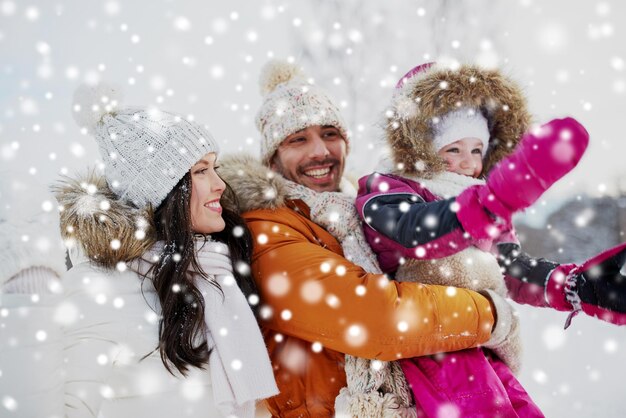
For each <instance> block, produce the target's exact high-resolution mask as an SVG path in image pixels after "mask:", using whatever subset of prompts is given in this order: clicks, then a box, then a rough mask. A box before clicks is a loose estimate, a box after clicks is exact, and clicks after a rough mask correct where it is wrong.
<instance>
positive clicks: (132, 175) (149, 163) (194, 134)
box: [73, 84, 219, 209]
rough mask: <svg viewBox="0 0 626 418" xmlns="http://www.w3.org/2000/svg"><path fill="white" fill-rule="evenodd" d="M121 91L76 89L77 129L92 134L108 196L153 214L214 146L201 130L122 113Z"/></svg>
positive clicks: (144, 112) (161, 117)
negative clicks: (109, 190)
mask: <svg viewBox="0 0 626 418" xmlns="http://www.w3.org/2000/svg"><path fill="white" fill-rule="evenodd" d="M120 97H121V94H120V90H119V88H116V87H114V86H109V85H105V84H100V85H96V86H87V85H82V86H80V87H79V88H78V89H77V90H76V92H75V93H74V105H73V111H74V112H73V115H74V119H75V120H76V123H77V124H78V125H79V126H80V127H83V128H86V129H87V130H88V131H89V132H90V133H91V134H93V136H94V138H95V139H96V142H97V143H98V146H99V148H100V155H101V156H102V159H103V160H104V163H105V165H106V166H105V169H104V173H105V177H106V180H107V183H108V185H109V187H110V188H111V190H112V191H113V192H114V193H115V194H116V195H117V196H118V197H120V198H121V199H124V200H127V201H130V202H132V203H133V204H134V205H136V206H137V207H138V208H143V207H144V206H146V205H148V204H151V205H152V207H153V208H155V209H156V208H157V207H158V206H159V205H160V204H161V202H162V201H163V200H164V199H165V198H166V197H167V195H168V193H169V192H170V191H171V190H172V189H173V188H174V186H176V184H177V183H178V182H179V181H180V179H181V178H183V176H184V175H185V174H186V173H187V172H188V171H189V169H190V168H191V167H192V166H193V165H194V164H195V163H196V162H198V160H199V159H200V158H201V157H202V156H203V155H205V154H207V153H210V152H215V153H217V152H218V151H219V147H218V145H217V141H215V139H213V136H212V135H211V133H210V132H209V131H207V130H206V129H205V128H204V127H202V126H200V125H198V124H196V123H194V122H191V121H188V120H187V119H185V118H184V117H181V116H179V115H176V114H173V113H169V112H165V111H162V110H158V109H150V108H133V107H121V108H120V101H121V98H120Z"/></svg>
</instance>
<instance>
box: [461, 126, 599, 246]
mask: <svg viewBox="0 0 626 418" xmlns="http://www.w3.org/2000/svg"><path fill="white" fill-rule="evenodd" d="M588 143H589V134H588V133H587V131H586V130H585V128H584V127H583V126H582V125H581V124H580V123H578V122H577V121H576V120H575V119H572V118H565V119H554V120H552V121H551V122H549V123H547V124H545V125H542V126H541V127H539V128H538V129H536V130H533V131H531V132H528V133H526V134H525V135H524V137H523V138H522V140H521V142H520V144H519V146H518V147H517V149H516V150H515V152H514V153H513V154H511V155H509V156H508V157H506V158H505V159H504V160H502V161H500V162H499V163H498V164H497V165H496V166H495V167H494V168H493V169H492V170H491V172H490V173H489V177H488V178H487V183H486V184H485V185H479V186H473V187H470V188H468V189H466V190H465V191H463V192H462V193H461V194H460V195H459V196H458V197H457V199H456V201H457V203H458V204H459V210H458V214H457V217H458V219H459V221H460V222H461V224H462V225H463V228H464V229H465V231H466V232H468V233H469V234H470V235H471V236H472V237H474V238H476V239H483V238H494V237H495V236H497V235H498V234H499V233H500V232H502V231H506V230H509V229H510V227H511V216H512V215H513V214H514V213H515V212H518V211H520V210H523V209H526V208H527V207H529V206H530V205H532V204H533V203H534V202H536V201H537V199H539V197H540V196H541V195H542V194H543V193H544V192H545V191H546V190H548V189H549V188H550V186H551V185H552V184H554V183H555V182H556V181H557V180H559V179H560V178H561V177H563V176H564V175H565V174H567V173H568V172H569V171H571V170H572V169H573V168H574V167H576V165H577V164H578V161H580V158H581V157H582V155H583V153H584V152H585V149H586V148H587V144H588Z"/></svg>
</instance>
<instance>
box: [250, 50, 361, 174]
mask: <svg viewBox="0 0 626 418" xmlns="http://www.w3.org/2000/svg"><path fill="white" fill-rule="evenodd" d="M259 86H260V88H261V95H262V96H263V98H264V100H263V104H262V105H261V108H260V109H259V111H258V113H257V115H256V125H257V128H258V130H259V132H260V133H261V135H262V136H263V138H262V140H261V159H262V161H263V163H264V164H266V165H269V163H270V160H271V158H272V157H273V156H274V153H275V152H276V150H277V149H278V146H279V145H280V144H281V142H283V141H284V139H285V138H286V137H288V136H289V135H291V134H294V133H296V132H298V131H300V130H302V129H306V128H308V127H309V126H314V125H322V126H323V125H330V126H334V127H335V128H337V129H339V131H340V132H341V135H342V136H343V138H344V139H345V141H346V145H347V146H348V149H349V146H350V142H349V138H348V130H347V129H346V124H345V122H344V120H343V118H342V116H341V112H340V110H339V107H338V106H337V105H336V104H335V102H334V101H333V100H332V99H331V98H330V97H329V96H328V94H327V93H326V92H325V91H324V90H322V89H321V88H319V87H317V86H316V85H314V84H311V83H310V82H309V81H308V80H307V76H306V75H305V74H304V73H303V72H302V71H301V70H300V69H299V68H298V67H297V66H295V65H294V64H290V63H288V62H286V61H282V60H271V61H269V62H267V63H266V64H265V65H264V66H263V68H262V69H261V76H260V77H259Z"/></svg>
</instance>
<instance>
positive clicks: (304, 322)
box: [244, 201, 494, 417]
mask: <svg viewBox="0 0 626 418" xmlns="http://www.w3.org/2000/svg"><path fill="white" fill-rule="evenodd" d="M287 205H288V207H280V208H278V209H276V210H271V209H258V210H252V211H249V212H247V213H245V214H244V218H245V219H246V221H247V222H248V226H249V227H250V229H251V231H252V234H253V237H255V248H254V256H253V260H252V274H253V275H254V278H255V280H256V282H257V285H258V287H259V291H260V296H261V301H262V304H263V306H265V307H267V308H269V309H270V310H271V315H269V317H268V309H267V308H266V309H264V310H262V314H261V315H262V317H264V318H265V319H263V320H262V321H261V326H262V328H263V334H264V336H265V341H266V343H267V345H268V349H269V352H270V357H271V359H272V364H273V366H274V372H275V376H276V380H277V383H278V387H279V389H280V394H279V395H277V396H275V397H273V398H270V399H268V400H267V401H266V402H267V406H268V409H269V410H270V412H271V413H272V414H273V415H274V416H280V417H310V416H311V417H319V416H332V415H333V413H334V403H335V397H336V396H337V395H338V393H339V390H340V389H341V388H342V387H344V386H345V384H346V376H345V372H344V370H343V364H344V355H345V354H351V355H353V356H357V357H364V358H368V359H379V360H394V359H398V358H411V357H416V356H422V355H427V354H434V353H438V352H448V351H456V350H461V349H464V348H469V347H474V346H476V345H477V344H480V343H484V342H486V341H487V340H488V339H489V337H490V334H491V329H492V326H493V323H494V317H493V314H492V312H491V307H490V303H489V301H488V300H487V299H486V298H484V297H483V296H481V295H480V294H478V293H475V292H472V291H470V290H465V289H448V288H446V287H443V286H434V285H422V284H419V283H410V282H403V283H399V282H395V281H393V280H391V281H390V280H388V279H386V278H385V276H382V275H379V274H370V273H367V272H365V271H364V270H363V269H361V268H360V267H359V266H357V265H355V264H352V263H351V262H349V261H348V260H347V259H345V258H344V257H343V252H342V249H341V246H340V244H339V243H338V242H337V240H336V239H335V238H334V237H333V236H331V235H330V234H329V233H328V232H327V231H326V230H324V229H323V228H322V227H320V226H319V225H317V224H315V223H314V222H313V221H311V220H310V219H309V209H308V207H307V206H306V205H305V204H304V203H303V202H301V201H288V202H287Z"/></svg>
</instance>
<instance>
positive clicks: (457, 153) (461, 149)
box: [437, 138, 483, 178]
mask: <svg viewBox="0 0 626 418" xmlns="http://www.w3.org/2000/svg"><path fill="white" fill-rule="evenodd" d="M437 154H439V156H440V157H441V158H443V159H444V160H445V161H446V164H448V171H450V172H452V173H457V174H463V175H465V176H470V177H474V178H477V177H478V176H480V173H481V172H482V171H483V143H482V141H481V140H480V139H478V138H462V139H459V140H458V141H456V142H453V143H451V144H448V145H446V146H445V147H443V148H441V149H440V150H439V151H437Z"/></svg>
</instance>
